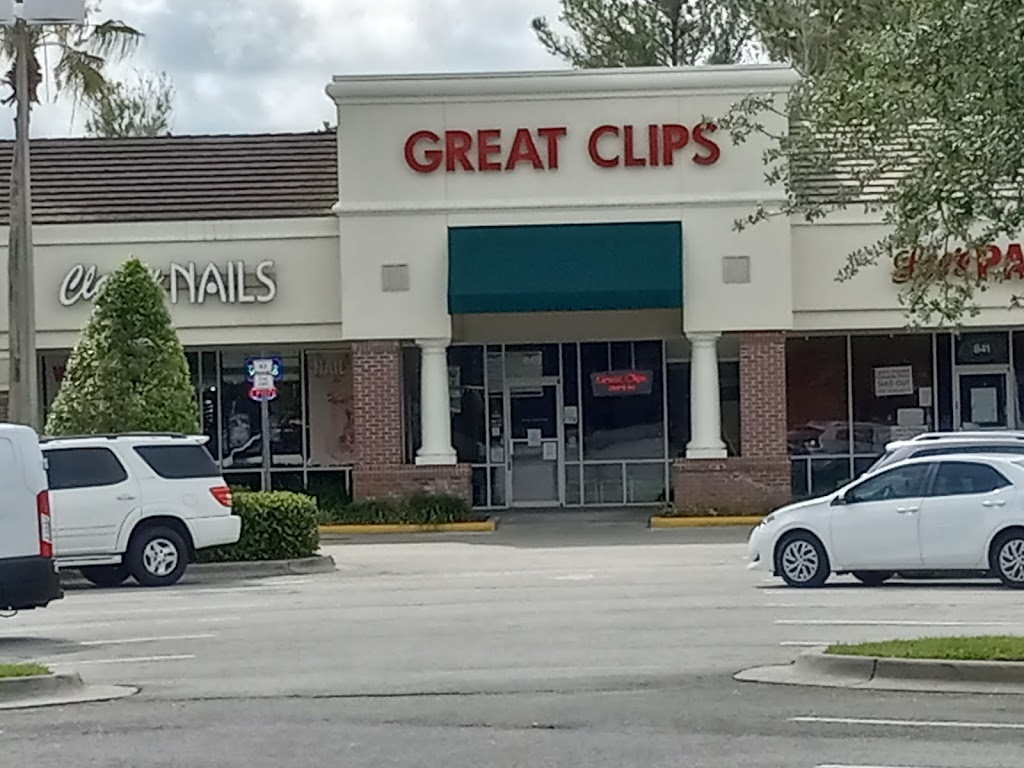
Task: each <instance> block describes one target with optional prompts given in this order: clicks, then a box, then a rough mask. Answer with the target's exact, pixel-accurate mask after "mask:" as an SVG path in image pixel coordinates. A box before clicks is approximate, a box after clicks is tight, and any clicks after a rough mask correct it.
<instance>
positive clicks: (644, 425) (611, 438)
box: [581, 342, 665, 487]
mask: <svg viewBox="0 0 1024 768" xmlns="http://www.w3.org/2000/svg"><path fill="white" fill-rule="evenodd" d="M628 346H629V347H630V349H629V352H630V354H629V357H628V359H627V358H626V357H625V355H624V353H623V351H622V348H621V345H620V346H619V347H616V345H609V344H605V343H591V344H583V345H582V349H581V352H582V371H581V380H582V382H583V458H584V460H586V461H594V460H609V459H660V458H664V455H665V443H664V440H665V432H664V424H663V416H662V413H663V412H662V405H663V402H662V370H661V369H662V365H661V344H660V343H659V342H651V343H650V344H644V343H640V342H638V343H636V344H629V345H628ZM616 348H618V350H619V351H618V352H617V353H613V350H614V349H616ZM638 352H639V354H638ZM616 363H618V364H626V365H625V366H623V367H619V366H618V365H616ZM622 372H632V373H635V374H636V375H637V377H638V378H639V379H641V380H643V382H644V384H642V385H640V386H638V387H636V388H635V389H623V390H621V391H620V390H617V389H615V388H611V387H606V386H603V385H602V384H601V383H600V379H599V378H598V377H599V376H600V375H601V374H610V373H612V374H619V373H622ZM619 484H620V487H621V480H620V481H619Z"/></svg>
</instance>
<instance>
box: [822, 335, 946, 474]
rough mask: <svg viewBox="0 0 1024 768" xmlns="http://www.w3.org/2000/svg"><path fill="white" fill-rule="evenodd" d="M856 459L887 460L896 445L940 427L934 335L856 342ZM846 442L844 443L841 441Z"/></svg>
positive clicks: (853, 435)
mask: <svg viewBox="0 0 1024 768" xmlns="http://www.w3.org/2000/svg"><path fill="white" fill-rule="evenodd" d="M850 348H851V360H852V369H853V425H852V433H847V434H845V435H837V437H838V438H841V437H846V438H847V440H848V441H849V442H850V444H851V447H852V449H853V450H852V452H853V454H854V455H863V456H871V455H878V454H881V453H882V452H883V451H884V450H885V445H886V443H888V442H889V441H890V440H899V439H906V438H909V437H913V436H914V435H917V434H920V433H922V432H927V431H928V430H929V429H931V428H932V424H933V423H934V410H935V408H934V402H935V401H934V388H933V381H932V379H933V376H932V337H931V335H930V334H899V335H895V334H894V335H891V336H853V337H852V338H851V340H850ZM840 442H841V440H840Z"/></svg>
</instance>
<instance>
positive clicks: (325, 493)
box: [306, 473, 352, 523]
mask: <svg viewBox="0 0 1024 768" xmlns="http://www.w3.org/2000/svg"><path fill="white" fill-rule="evenodd" d="M306 493H308V494H309V495H310V496H312V497H313V498H315V499H316V506H317V510H318V514H319V520H320V522H321V523H329V522H331V521H333V520H334V519H335V518H336V517H337V516H338V515H339V514H341V512H340V510H342V509H344V508H345V507H346V506H347V505H348V504H350V503H351V502H352V497H351V496H350V495H349V493H348V491H346V490H345V486H344V484H342V483H341V482H340V479H339V477H338V476H337V475H333V474H331V475H324V476H319V475H315V474H312V473H310V476H309V486H308V487H307V489H306Z"/></svg>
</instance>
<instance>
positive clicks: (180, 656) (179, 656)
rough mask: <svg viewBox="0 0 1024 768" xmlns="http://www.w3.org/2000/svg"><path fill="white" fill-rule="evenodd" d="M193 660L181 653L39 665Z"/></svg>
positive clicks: (45, 662) (67, 665) (65, 660)
mask: <svg viewBox="0 0 1024 768" xmlns="http://www.w3.org/2000/svg"><path fill="white" fill-rule="evenodd" d="M194 658H195V655H194V654H191V653H181V654H175V655H172V656H124V657H122V658H119V659H82V660H78V659H70V660H68V659H64V660H61V661H43V662H40V663H41V664H42V665H43V666H47V667H60V666H63V667H77V666H79V665H80V664H150V663H155V662H158V661H188V660H189V659H194Z"/></svg>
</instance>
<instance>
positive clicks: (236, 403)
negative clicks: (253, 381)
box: [220, 351, 263, 469]
mask: <svg viewBox="0 0 1024 768" xmlns="http://www.w3.org/2000/svg"><path fill="white" fill-rule="evenodd" d="M247 357H248V356H247V355H246V353H244V352H239V351H231V352H224V353H222V354H221V372H220V381H221V400H220V402H221V412H222V417H223V423H222V425H221V446H222V448H221V450H222V451H223V458H222V462H223V466H224V468H225V469H232V468H243V467H254V466H256V467H258V466H260V465H261V464H262V463H263V453H262V451H263V446H262V444H261V442H260V441H261V435H262V426H263V425H262V420H261V415H260V404H259V403H257V402H255V401H254V400H252V399H250V398H249V383H248V381H247V380H246V373H245V361H246V358H247Z"/></svg>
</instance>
